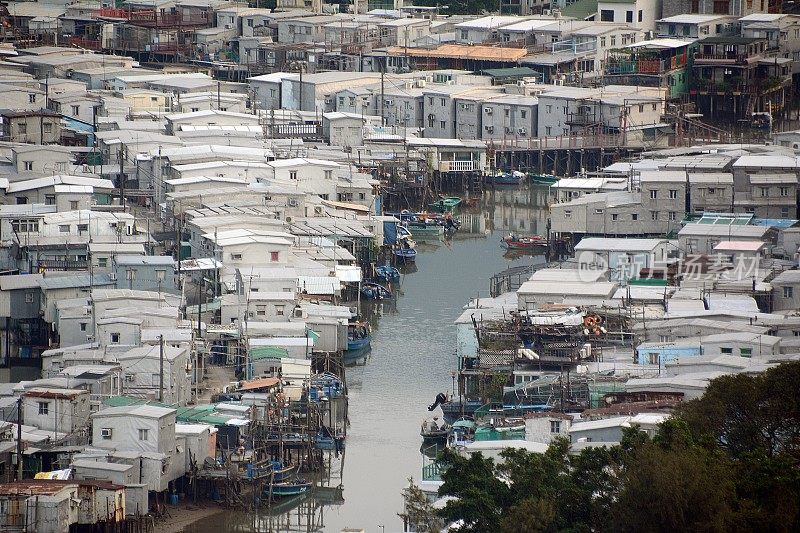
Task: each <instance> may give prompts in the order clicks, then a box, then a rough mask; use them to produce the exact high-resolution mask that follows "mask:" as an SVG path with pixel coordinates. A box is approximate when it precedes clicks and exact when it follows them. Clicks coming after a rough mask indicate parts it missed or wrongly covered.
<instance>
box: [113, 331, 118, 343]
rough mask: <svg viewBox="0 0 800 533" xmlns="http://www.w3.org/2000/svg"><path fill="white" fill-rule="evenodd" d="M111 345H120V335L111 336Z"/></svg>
mask: <svg viewBox="0 0 800 533" xmlns="http://www.w3.org/2000/svg"><path fill="white" fill-rule="evenodd" d="M111 344H119V333H112V334H111Z"/></svg>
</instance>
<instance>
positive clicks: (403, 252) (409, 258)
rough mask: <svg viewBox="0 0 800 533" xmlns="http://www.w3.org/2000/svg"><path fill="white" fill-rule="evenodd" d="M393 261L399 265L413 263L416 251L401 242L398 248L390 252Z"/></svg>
mask: <svg viewBox="0 0 800 533" xmlns="http://www.w3.org/2000/svg"><path fill="white" fill-rule="evenodd" d="M392 254H393V255H394V259H395V261H397V262H399V263H413V262H414V261H416V259H417V251H416V250H415V249H414V248H413V247H412V246H411V244H409V243H408V242H405V241H404V242H402V243H401V244H400V246H397V247H395V248H394V249H393V250H392Z"/></svg>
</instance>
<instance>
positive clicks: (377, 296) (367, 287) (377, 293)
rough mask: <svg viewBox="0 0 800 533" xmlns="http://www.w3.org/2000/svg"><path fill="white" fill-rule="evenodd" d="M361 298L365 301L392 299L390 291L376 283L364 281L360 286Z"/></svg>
mask: <svg viewBox="0 0 800 533" xmlns="http://www.w3.org/2000/svg"><path fill="white" fill-rule="evenodd" d="M360 292H361V297H362V298H364V299H365V300H388V299H390V298H391V297H392V291H390V290H389V289H387V288H386V287H384V286H383V285H380V284H378V283H370V282H369V281H366V282H364V283H362V284H361V290H360Z"/></svg>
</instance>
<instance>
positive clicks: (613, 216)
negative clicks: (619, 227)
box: [611, 213, 619, 222]
mask: <svg viewBox="0 0 800 533" xmlns="http://www.w3.org/2000/svg"><path fill="white" fill-rule="evenodd" d="M618 218H619V215H618V214H617V213H611V220H612V221H613V222H616V221H617V219H618Z"/></svg>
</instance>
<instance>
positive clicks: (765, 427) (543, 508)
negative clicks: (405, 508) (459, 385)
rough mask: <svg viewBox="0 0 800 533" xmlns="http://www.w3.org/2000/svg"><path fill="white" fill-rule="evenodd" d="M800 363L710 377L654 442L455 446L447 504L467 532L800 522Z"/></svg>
mask: <svg viewBox="0 0 800 533" xmlns="http://www.w3.org/2000/svg"><path fill="white" fill-rule="evenodd" d="M798 384H800V362H791V363H785V364H782V365H780V366H778V367H775V368H772V369H769V370H767V371H766V372H765V373H763V374H760V375H755V376H752V375H746V374H738V375H731V376H724V377H720V378H718V379H716V380H714V381H712V382H711V383H710V385H709V387H708V389H707V391H706V393H705V395H704V396H703V397H702V398H700V399H697V400H693V401H690V402H686V403H685V404H684V405H683V406H682V407H681V408H679V409H678V410H677V411H676V412H675V413H674V414H673V416H672V417H671V418H669V419H668V420H666V421H665V422H664V423H663V424H662V425H661V426H660V428H659V431H658V433H657V434H656V436H655V437H654V438H653V439H649V438H648V437H647V436H646V435H645V434H644V433H643V432H641V431H639V429H638V428H636V427H633V428H630V429H628V430H626V432H625V434H624V437H623V440H622V442H621V443H620V444H619V445H615V446H612V447H594V448H585V449H583V450H582V451H581V452H580V453H570V447H569V443H568V441H566V440H565V439H557V440H555V441H554V442H553V443H552V444H551V445H550V447H549V449H548V450H547V452H546V453H544V454H536V453H530V452H527V451H523V450H518V449H510V450H507V451H505V452H503V454H502V461H499V462H495V461H494V460H492V459H489V458H485V457H483V456H482V455H481V454H479V453H478V454H473V455H471V456H469V457H463V456H461V455H459V454H457V453H455V452H452V451H446V452H445V453H444V454H443V455H442V456H441V457H440V461H441V462H442V465H444V467H445V470H444V473H443V474H442V480H443V485H442V487H441V489H440V491H439V494H440V495H441V496H445V495H447V496H453V497H454V498H453V499H451V500H450V501H448V502H447V504H446V505H445V506H444V508H443V509H442V510H440V511H438V513H439V516H440V518H443V519H444V520H446V521H448V522H458V523H459V524H460V527H459V529H458V531H461V532H464V533H482V532H489V531H499V532H503V533H505V532H509V533H510V532H521V533H527V532H551V531H552V532H555V531H563V532H566V531H569V532H580V531H609V532H610V531H615V532H616V531H622V532H625V531H631V532H633V531H637V532H661V531H663V532H668V531H669V532H673V531H707V532H717V531H719V532H722V531H776V532H778V531H800V470H799V469H798V458H799V456H798V454H799V453H800V433H798V432H799V431H800V388H799V387H798Z"/></svg>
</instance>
